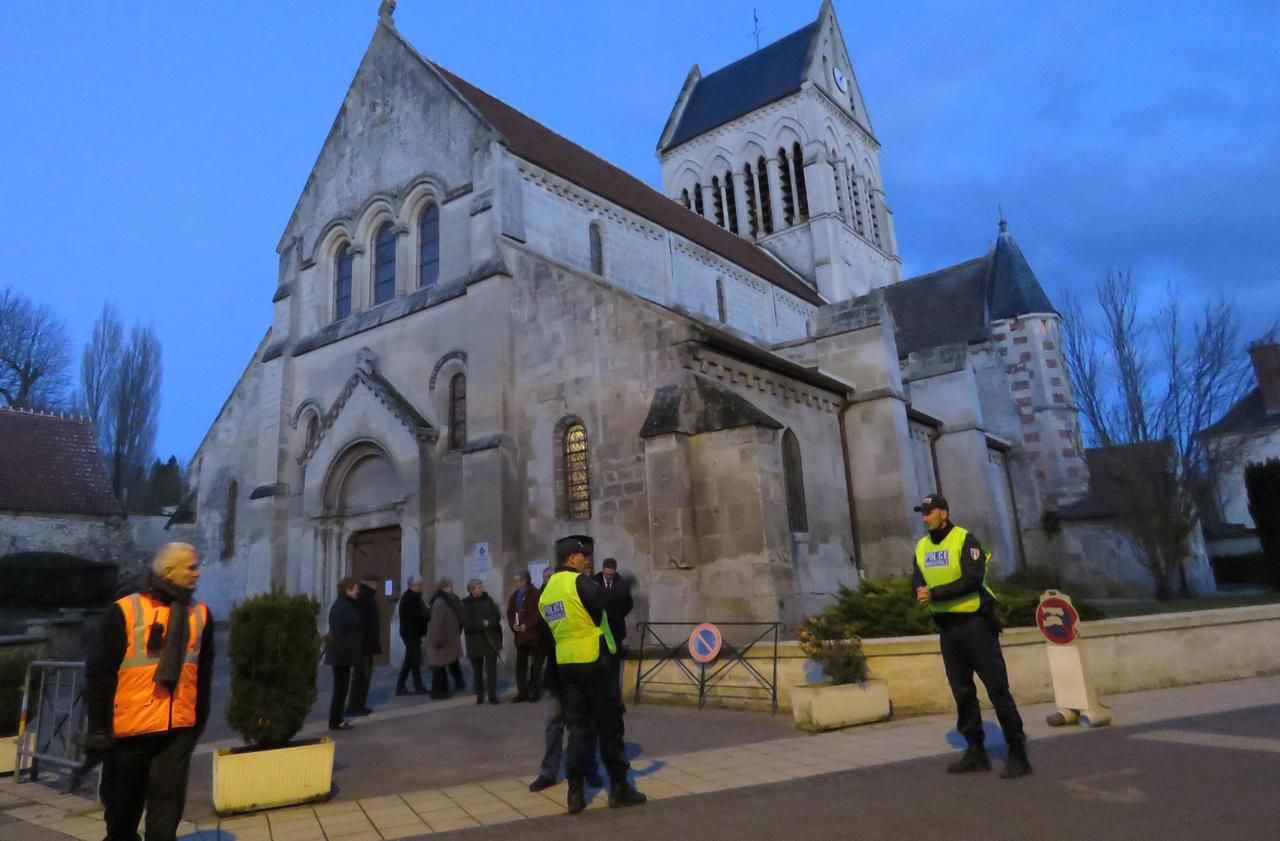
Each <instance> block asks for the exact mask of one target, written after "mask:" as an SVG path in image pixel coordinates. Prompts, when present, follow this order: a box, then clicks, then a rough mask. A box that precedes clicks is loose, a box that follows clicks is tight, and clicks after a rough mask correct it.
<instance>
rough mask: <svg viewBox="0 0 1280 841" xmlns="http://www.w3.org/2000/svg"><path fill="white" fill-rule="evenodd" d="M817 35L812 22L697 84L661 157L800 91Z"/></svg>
mask: <svg viewBox="0 0 1280 841" xmlns="http://www.w3.org/2000/svg"><path fill="white" fill-rule="evenodd" d="M817 31H818V22H817V21H815V22H813V23H811V24H809V25H808V26H806V27H804V28H803V29H797V30H796V31H795V32H792V33H791V34H790V35H787V36H786V37H784V38H780V39H779V40H777V41H774V42H773V43H772V44H769V45H768V46H766V47H762V48H761V49H759V50H756V51H755V52H754V53H752V54H751V55H749V56H746V57H745V58H740V59H738V60H737V61H735V62H734V63H733V64H730V65H728V66H727V67H722V68H720V69H719V70H717V71H716V72H714V73H712V74H710V75H709V76H704V77H702V78H701V79H699V80H698V81H697V82H696V83H695V84H694V88H693V91H692V93H690V94H689V100H688V102H687V103H685V107H684V110H683V111H682V112H681V113H680V122H679V123H677V124H676V128H675V131H673V132H672V134H671V140H670V141H668V142H667V144H666V146H664V147H663V148H662V151H666V150H667V149H671V148H673V147H676V146H679V145H680V144H681V143H684V142H685V141H686V140H692V139H693V138H695V137H697V136H698V135H700V134H705V133H706V132H708V131H711V129H713V128H716V127H717V126H722V125H724V124H725V123H727V122H729V121H730V120H735V119H737V118H738V117H741V116H742V115H743V114H747V113H750V112H751V111H754V110H756V109H757V108H761V107H763V106H765V105H768V104H769V103H770V102H773V101H774V100H777V99H781V98H782V97H784V96H787V95H789V94H792V93H795V92H796V91H798V90H800V83H801V82H803V81H804V72H805V68H806V66H807V65H808V61H809V53H810V50H811V48H812V46H813V39H814V36H815V35H816V34H817Z"/></svg>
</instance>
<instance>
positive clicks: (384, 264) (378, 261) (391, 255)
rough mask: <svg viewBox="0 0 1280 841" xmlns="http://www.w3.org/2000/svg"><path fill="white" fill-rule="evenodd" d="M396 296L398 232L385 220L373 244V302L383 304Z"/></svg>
mask: <svg viewBox="0 0 1280 841" xmlns="http://www.w3.org/2000/svg"><path fill="white" fill-rule="evenodd" d="M395 296H396V232H395V229H394V228H393V227H392V225H391V223H390V222H383V223H382V227H380V228H378V237H377V239H376V240H375V241H374V246H373V302H374V303H375V304H381V303H382V302H383V301H390V300H391V299H392V298H394V297H395Z"/></svg>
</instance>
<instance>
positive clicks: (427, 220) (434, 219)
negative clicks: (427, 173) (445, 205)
mask: <svg viewBox="0 0 1280 841" xmlns="http://www.w3.org/2000/svg"><path fill="white" fill-rule="evenodd" d="M439 279H440V208H438V207H436V206H435V205H434V204H429V205H427V206H426V208H425V209H424V210H423V211H422V219H421V220H419V221H418V287H419V288H421V289H430V288H432V287H433V286H435V285H436V281H437V280H439Z"/></svg>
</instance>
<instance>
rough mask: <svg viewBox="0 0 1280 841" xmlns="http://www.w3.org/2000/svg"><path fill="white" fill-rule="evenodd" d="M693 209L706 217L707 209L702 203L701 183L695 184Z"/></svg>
mask: <svg viewBox="0 0 1280 841" xmlns="http://www.w3.org/2000/svg"><path fill="white" fill-rule="evenodd" d="M693 209H694V211H695V212H696V213H697V214H698V215H699V216H701V217H702V218H704V219H705V218H706V216H707V211H706V208H704V207H703V204H702V185H701V184H694V185H693Z"/></svg>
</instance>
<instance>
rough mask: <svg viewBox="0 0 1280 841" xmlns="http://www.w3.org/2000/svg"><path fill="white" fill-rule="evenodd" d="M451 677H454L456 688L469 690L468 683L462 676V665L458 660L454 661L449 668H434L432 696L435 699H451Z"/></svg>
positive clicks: (432, 670)
mask: <svg viewBox="0 0 1280 841" xmlns="http://www.w3.org/2000/svg"><path fill="white" fill-rule="evenodd" d="M449 675H453V683H454V685H455V687H456V688H458V689H466V688H467V681H466V679H465V678H463V676H462V663H461V662H459V661H458V660H454V661H453V662H452V663H450V664H449V665H448V666H432V667H431V696H432V697H433V698H447V697H449Z"/></svg>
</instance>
